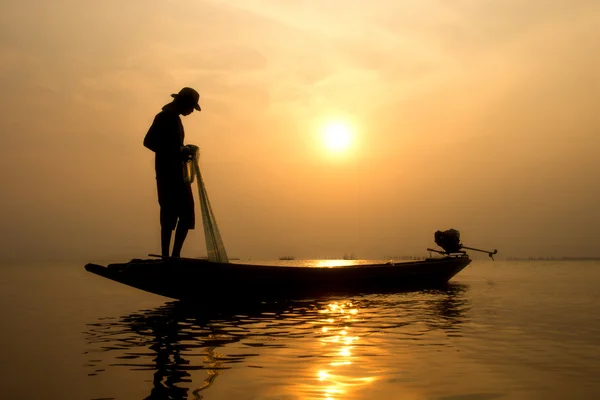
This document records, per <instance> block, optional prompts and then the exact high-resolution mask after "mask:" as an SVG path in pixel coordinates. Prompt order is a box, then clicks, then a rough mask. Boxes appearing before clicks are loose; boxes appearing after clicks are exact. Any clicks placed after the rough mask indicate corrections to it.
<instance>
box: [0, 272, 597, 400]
mask: <svg viewBox="0 0 600 400" xmlns="http://www.w3.org/2000/svg"><path fill="white" fill-rule="evenodd" d="M296 262H298V261H296ZM599 268H600V263H599V262H591V261H588V262H575V261H569V262H550V261H510V262H508V261H506V262H501V261H496V262H491V261H474V262H473V263H472V264H471V265H470V266H469V267H467V268H466V269H465V270H464V271H462V272H461V273H460V274H459V275H458V276H457V277H455V278H454V279H453V280H452V284H451V285H449V286H448V287H447V288H445V289H444V290H429V291H420V292H411V293H397V294H372V295H364V296H349V297H332V298H326V299H319V300H310V301H309V300H307V301H301V302H284V303H279V304H241V305H239V306H235V307H229V308H222V309H213V310H205V309H203V308H202V307H201V306H196V307H188V306H183V305H182V304H181V303H179V302H172V301H169V300H168V299H164V298H162V297H159V296H155V295H152V294H148V293H144V292H141V291H139V290H136V289H133V288H129V287H127V286H123V285H119V284H117V283H114V282H111V281H108V280H105V279H102V278H100V277H98V276H95V275H92V274H90V273H87V272H85V271H84V269H83V265H76V264H45V265H42V264H38V265H21V266H19V265H4V266H2V267H0V298H1V301H0V312H1V314H0V316H1V317H2V330H1V331H0V332H1V333H0V339H1V345H0V346H1V352H0V357H1V358H0V362H1V365H2V374H1V375H0V397H1V398H3V399H22V398H36V399H253V400H258V399H260V400H267V399H268V400H276V399H281V400H296V399H298V400H300V399H320V400H328V399H330V400H334V399H335V400H337V399H339V400H342V399H348V400H350V399H410V400H416V399H435V400H491V399H595V398H598V397H599V396H600V382H599V380H598V376H600V312H599V311H600V290H599V289H598V287H599V283H600V270H599Z"/></svg>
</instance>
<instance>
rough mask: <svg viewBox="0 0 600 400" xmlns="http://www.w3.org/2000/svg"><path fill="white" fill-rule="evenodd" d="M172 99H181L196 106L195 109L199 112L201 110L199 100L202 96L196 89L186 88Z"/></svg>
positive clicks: (173, 95)
mask: <svg viewBox="0 0 600 400" xmlns="http://www.w3.org/2000/svg"><path fill="white" fill-rule="evenodd" d="M171 97H173V98H174V99H181V100H184V101H186V102H189V103H190V104H193V105H194V108H195V109H196V110H198V111H200V110H201V108H200V105H199V104H198V100H200V95H199V94H198V92H196V91H195V90H194V89H192V88H190V87H184V88H183V89H181V90H180V91H179V93H177V94H172V95H171Z"/></svg>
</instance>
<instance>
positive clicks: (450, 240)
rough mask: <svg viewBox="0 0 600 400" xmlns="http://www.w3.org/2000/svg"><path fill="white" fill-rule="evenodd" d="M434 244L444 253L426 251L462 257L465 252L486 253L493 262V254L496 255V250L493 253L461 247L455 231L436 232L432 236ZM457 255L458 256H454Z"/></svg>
mask: <svg viewBox="0 0 600 400" xmlns="http://www.w3.org/2000/svg"><path fill="white" fill-rule="evenodd" d="M434 239H435V244H437V245H438V246H440V247H441V248H442V249H444V251H440V250H434V249H427V250H428V251H434V252H436V253H440V254H445V255H450V254H456V253H460V254H462V255H465V254H467V252H466V251H465V249H466V250H473V251H480V252H482V253H487V255H488V256H490V258H491V259H492V260H493V259H494V254H498V250H496V249H494V251H488V250H481V249H476V248H474V247H467V246H463V244H462V243H461V242H460V232H458V231H457V230H456V229H448V230H447V231H436V232H435V234H434ZM456 255H458V254H456Z"/></svg>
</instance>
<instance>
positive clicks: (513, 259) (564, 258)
mask: <svg viewBox="0 0 600 400" xmlns="http://www.w3.org/2000/svg"><path fill="white" fill-rule="evenodd" d="M506 260H507V261H600V257H507V258H506Z"/></svg>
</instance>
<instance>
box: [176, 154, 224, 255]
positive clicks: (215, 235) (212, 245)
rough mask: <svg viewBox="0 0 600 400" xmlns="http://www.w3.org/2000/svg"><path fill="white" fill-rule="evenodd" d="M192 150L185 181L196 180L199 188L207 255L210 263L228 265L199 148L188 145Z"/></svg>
mask: <svg viewBox="0 0 600 400" xmlns="http://www.w3.org/2000/svg"><path fill="white" fill-rule="evenodd" d="M188 147H189V148H190V149H191V150H192V155H193V157H192V159H191V160H190V161H189V162H187V163H186V165H185V169H184V175H185V179H186V181H187V182H189V183H193V182H194V180H196V183H197V186H198V200H199V202H200V210H201V211H202V225H204V238H205V240H206V253H207V257H208V260H209V261H213V262H219V263H228V262H229V259H228V258H227V252H226V251H225V246H223V240H222V239H221V234H220V233H219V228H218V227H217V220H216V219H215V214H214V213H213V210H212V207H211V206H210V201H209V200H208V194H207V193H206V186H205V185H204V180H202V174H201V173H200V165H199V164H198V159H199V151H198V147H196V146H193V145H188Z"/></svg>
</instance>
